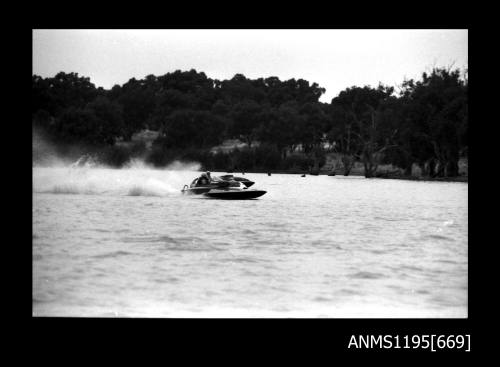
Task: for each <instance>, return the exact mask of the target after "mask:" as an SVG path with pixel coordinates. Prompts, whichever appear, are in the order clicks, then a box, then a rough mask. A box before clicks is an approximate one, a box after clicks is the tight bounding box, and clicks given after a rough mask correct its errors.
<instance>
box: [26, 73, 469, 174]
mask: <svg viewBox="0 0 500 367" xmlns="http://www.w3.org/2000/svg"><path fill="white" fill-rule="evenodd" d="M32 84H33V92H32V93H33V94H32V99H33V100H32V116H33V118H32V123H33V127H34V128H37V129H40V130H43V131H44V132H45V133H46V134H47V135H48V136H50V137H51V139H53V141H55V142H57V143H61V144H74V143H78V144H85V145H86V146H88V147H94V148H96V149H98V148H105V149H108V151H114V152H115V154H114V156H115V163H117V164H118V165H119V164H120V163H123V161H125V160H127V159H128V158H130V155H131V154H132V153H133V152H130V151H128V152H123V151H122V152H121V153H120V154H118V158H117V159H116V156H117V153H116V152H120V151H119V149H114V150H113V147H115V148H116V147H117V144H116V143H117V142H118V141H124V142H128V141H130V140H131V138H132V136H133V134H134V133H136V132H139V131H142V130H143V129H150V130H155V131H158V132H159V134H158V138H157V139H156V140H155V141H154V144H153V147H152V150H151V151H150V152H149V155H148V157H147V159H148V160H149V162H151V163H153V164H156V165H158V166H161V165H165V164H167V163H169V162H170V161H171V160H173V159H179V158H181V159H182V158H184V159H197V160H198V161H200V162H201V163H202V164H203V165H204V166H205V168H207V169H223V170H226V169H229V168H238V169H246V170H250V169H254V168H260V169H263V170H272V169H290V168H292V167H296V168H297V167H298V168H302V169H303V168H305V167H311V166H314V167H316V169H318V168H319V167H321V166H322V165H323V164H324V162H325V154H326V153H327V152H331V151H333V152H336V153H337V155H338V156H339V157H341V160H340V162H341V167H340V169H341V171H342V173H343V174H345V175H348V174H349V173H350V170H351V169H352V167H353V165H354V163H355V162H362V163H363V166H364V169H365V176H366V177H373V176H375V175H376V173H377V167H378V165H379V164H387V163H391V164H393V165H394V166H396V167H399V168H401V169H403V170H404V172H405V173H406V174H408V175H410V174H411V170H412V167H413V165H414V164H417V165H418V166H419V167H421V169H422V171H423V172H424V174H425V175H426V176H430V177H442V176H448V177H453V176H457V175H458V161H459V159H460V158H461V157H467V154H468V142H467V129H468V103H467V94H468V78H467V74H466V73H462V72H460V71H459V70H458V69H457V70H452V69H450V68H434V69H433V70H432V71H431V72H429V73H423V74H422V77H421V79H420V80H413V79H410V80H405V81H404V82H403V83H402V84H401V85H400V86H399V87H398V91H396V90H395V88H394V87H391V86H385V85H382V84H380V85H378V86H377V87H371V86H363V87H357V86H353V87H351V88H347V89H345V90H343V91H341V92H340V93H339V94H338V96H337V97H335V98H333V99H332V100H331V102H330V103H323V102H320V101H319V99H320V97H321V96H322V95H323V94H324V93H325V89H324V88H321V87H320V86H319V85H318V84H317V83H312V84H311V83H309V82H308V81H307V80H304V79H298V80H296V79H290V80H284V81H282V80H280V79H279V78H277V77H269V78H258V79H249V78H246V77H245V76H244V75H242V74H236V75H235V76H234V77H233V78H232V79H228V80H222V81H220V80H217V79H211V78H208V77H207V76H206V75H205V73H203V72H197V71H196V70H190V71H180V70H177V71H175V72H172V73H167V74H165V75H162V76H154V75H148V76H146V77H145V78H143V79H140V80H137V79H135V78H132V79H130V80H129V81H128V82H126V83H124V84H123V85H115V86H114V87H112V88H111V89H109V90H106V89H103V88H96V87H95V85H94V84H93V83H91V82H90V79H89V78H87V77H81V76H79V75H78V74H77V73H64V72H60V73H58V74H57V75H55V76H54V77H49V78H42V77H40V76H38V75H34V76H33V77H32ZM226 139H240V140H241V141H243V142H245V143H246V144H247V148H245V149H240V150H237V151H235V152H232V153H231V154H229V153H215V154H214V153H211V152H210V150H211V149H212V148H213V147H214V146H217V145H219V144H221V143H222V142H223V141H225V140H226ZM143 150H144V149H142V150H141V149H140V148H138V149H136V151H137V152H139V153H141V152H143ZM296 152H300V154H297V153H296ZM111 156H113V155H111Z"/></svg>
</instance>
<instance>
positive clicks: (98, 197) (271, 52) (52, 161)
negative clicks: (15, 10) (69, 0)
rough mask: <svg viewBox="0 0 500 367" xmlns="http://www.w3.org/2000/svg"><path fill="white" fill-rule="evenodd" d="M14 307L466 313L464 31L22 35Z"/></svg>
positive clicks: (300, 314) (111, 313)
mask: <svg viewBox="0 0 500 367" xmlns="http://www.w3.org/2000/svg"><path fill="white" fill-rule="evenodd" d="M32 41H33V45H32V51H33V52H32V65H33V67H32V179H33V185H32V186H33V190H32V195H33V200H32V202H33V206H32V232H33V242H32V255H33V258H32V270H33V272H32V298H33V302H32V315H33V316H36V317H47V316H49V317H54V316H55V317H59V316H63V317H111V318H114V317H125V318H128V317H132V318H461V319H463V318H467V317H468V265H469V264H468V31H467V29H33V30H32Z"/></svg>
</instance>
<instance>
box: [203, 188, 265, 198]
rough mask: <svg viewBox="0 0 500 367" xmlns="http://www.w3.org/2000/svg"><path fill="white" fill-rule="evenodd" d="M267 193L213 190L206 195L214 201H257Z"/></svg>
mask: <svg viewBox="0 0 500 367" xmlns="http://www.w3.org/2000/svg"><path fill="white" fill-rule="evenodd" d="M266 192H267V191H263V190H241V191H232V190H228V191H223V190H211V191H209V192H206V193H204V194H203V195H204V196H207V197H209V198H212V199H225V200H244V199H255V198H258V197H260V196H262V195H264V194H265V193H266Z"/></svg>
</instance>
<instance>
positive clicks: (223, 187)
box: [181, 175, 267, 199]
mask: <svg viewBox="0 0 500 367" xmlns="http://www.w3.org/2000/svg"><path fill="white" fill-rule="evenodd" d="M198 180H199V177H198V178H195V179H194V180H193V182H191V184H190V185H189V186H188V185H184V187H183V188H182V190H181V192H182V193H183V194H194V195H204V196H206V197H210V198H214V199H255V198H258V197H260V196H262V195H264V194H265V193H266V192H267V191H263V190H255V189H248V188H249V187H250V186H252V185H253V184H254V183H255V182H253V181H250V180H248V179H246V178H242V177H234V176H233V175H225V176H220V177H212V178H211V180H210V182H209V183H208V184H199V183H198Z"/></svg>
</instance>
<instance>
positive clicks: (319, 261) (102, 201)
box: [33, 167, 468, 317]
mask: <svg viewBox="0 0 500 367" xmlns="http://www.w3.org/2000/svg"><path fill="white" fill-rule="evenodd" d="M215 174H217V173H215ZM197 175H199V172H194V171H163V170H153V169H147V168H142V169H122V170H113V169H104V168H92V169H86V168H83V169H71V168H38V167H37V168H33V315H36V316H110V317H114V316H126V317H128V316H130V317H467V294H468V286H467V285H468V282H467V279H468V252H467V249H468V241H467V238H468V237H467V236H468V232H467V231H468V228H467V214H468V210H467V190H468V185H467V183H445V182H414V181H399V180H383V179H365V178H362V177H343V176H335V177H328V176H307V177H304V178H303V177H300V175H284V174H283V175H280V174H273V175H272V176H267V175H264V174H250V173H247V174H246V175H245V176H244V177H247V178H249V179H252V180H254V181H255V182H256V184H255V185H254V188H257V189H263V190H267V191H268V193H267V194H266V195H264V196H262V197H261V198H259V199H255V200H243V201H224V200H214V199H205V198H202V197H199V196H183V195H182V194H181V193H180V189H181V188H182V186H183V185H184V184H186V183H189V182H190V181H191V180H192V179H193V178H194V177H196V176H197Z"/></svg>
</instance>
